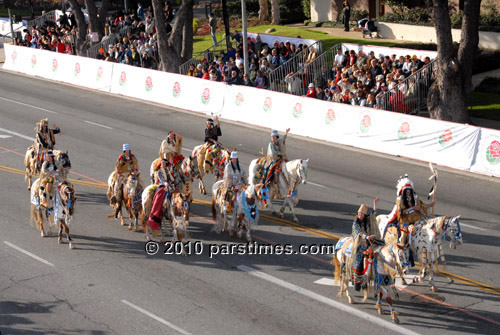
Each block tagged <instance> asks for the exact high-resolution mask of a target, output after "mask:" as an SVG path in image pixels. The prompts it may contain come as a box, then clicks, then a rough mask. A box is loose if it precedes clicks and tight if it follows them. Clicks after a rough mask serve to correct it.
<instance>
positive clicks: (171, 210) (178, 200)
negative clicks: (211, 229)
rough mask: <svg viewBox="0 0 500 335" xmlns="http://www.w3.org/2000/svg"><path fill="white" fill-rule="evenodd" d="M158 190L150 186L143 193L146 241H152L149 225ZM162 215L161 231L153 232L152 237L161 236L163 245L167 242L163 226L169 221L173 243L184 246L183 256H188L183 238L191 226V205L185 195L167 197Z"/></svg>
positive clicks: (143, 219)
mask: <svg viewBox="0 0 500 335" xmlns="http://www.w3.org/2000/svg"><path fill="white" fill-rule="evenodd" d="M157 189H158V185H149V186H148V187H146V189H145V190H144V191H143V192H142V207H143V210H142V218H141V222H142V227H143V230H144V232H145V233H146V239H147V240H148V241H149V240H151V237H150V227H149V225H148V224H147V221H148V218H149V215H150V213H151V208H152V205H153V198H154V194H155V192H156V191H157ZM162 209H163V210H162V214H163V217H162V218H161V219H162V220H161V223H160V231H159V232H153V234H152V235H154V236H158V235H160V237H161V241H162V243H164V242H166V236H165V232H166V230H167V229H166V227H165V226H163V222H164V221H165V220H168V221H169V222H170V228H171V231H172V242H176V241H178V242H180V243H181V245H182V254H183V255H184V256H186V252H185V249H184V245H183V244H182V240H183V238H184V237H185V236H186V234H187V228H188V226H189V210H190V203H189V201H188V199H187V197H186V196H185V195H183V194H182V193H181V192H173V193H172V194H171V196H170V197H168V196H166V197H165V199H164V200H163V203H162Z"/></svg>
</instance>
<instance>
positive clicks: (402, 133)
mask: <svg viewBox="0 0 500 335" xmlns="http://www.w3.org/2000/svg"><path fill="white" fill-rule="evenodd" d="M410 131H411V128H410V123H409V122H408V121H403V122H402V123H401V125H400V126H399V130H398V138H399V139H400V140H406V139H407V138H408V136H409V135H410Z"/></svg>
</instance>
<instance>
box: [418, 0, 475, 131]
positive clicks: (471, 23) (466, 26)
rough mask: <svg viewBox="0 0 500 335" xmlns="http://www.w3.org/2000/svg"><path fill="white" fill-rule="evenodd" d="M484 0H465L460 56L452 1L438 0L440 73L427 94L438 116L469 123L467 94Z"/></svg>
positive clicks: (437, 61)
mask: <svg viewBox="0 0 500 335" xmlns="http://www.w3.org/2000/svg"><path fill="white" fill-rule="evenodd" d="M480 3H481V1H480V0H479V1H478V0H465V6H464V18H463V22H462V36H461V40H460V48H459V50H458V58H456V57H454V55H453V40H452V36H451V20H450V14H449V7H448V1H447V0H434V26H435V28H436V34H437V51H438V55H437V59H436V65H437V72H436V80H435V82H434V83H433V84H432V86H431V88H430V91H429V96H428V97H427V107H428V109H429V113H430V115H431V117H432V118H434V119H439V120H446V121H453V122H460V123H467V122H469V112H468V110H467V95H468V93H469V91H470V87H471V77H472V64H473V63H474V56H475V54H476V51H477V45H478V42H479V33H478V27H479V9H480Z"/></svg>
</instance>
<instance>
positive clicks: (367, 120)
mask: <svg viewBox="0 0 500 335" xmlns="http://www.w3.org/2000/svg"><path fill="white" fill-rule="evenodd" d="M371 126H372V118H371V117H370V115H368V114H365V115H364V116H363V118H362V119H361V122H360V124H359V130H360V131H361V132H362V133H363V134H365V133H367V132H368V131H369V130H370V127H371Z"/></svg>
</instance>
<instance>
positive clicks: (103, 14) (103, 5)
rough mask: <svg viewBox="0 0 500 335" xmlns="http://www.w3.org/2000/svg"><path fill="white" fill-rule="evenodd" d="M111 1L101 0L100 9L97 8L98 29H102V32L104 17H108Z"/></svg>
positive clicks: (104, 24)
mask: <svg viewBox="0 0 500 335" xmlns="http://www.w3.org/2000/svg"><path fill="white" fill-rule="evenodd" d="M110 3H111V1H110V0H102V2H101V8H99V27H100V28H99V29H102V31H103V32H104V27H105V26H106V17H107V16H108V9H109V5H110Z"/></svg>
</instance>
